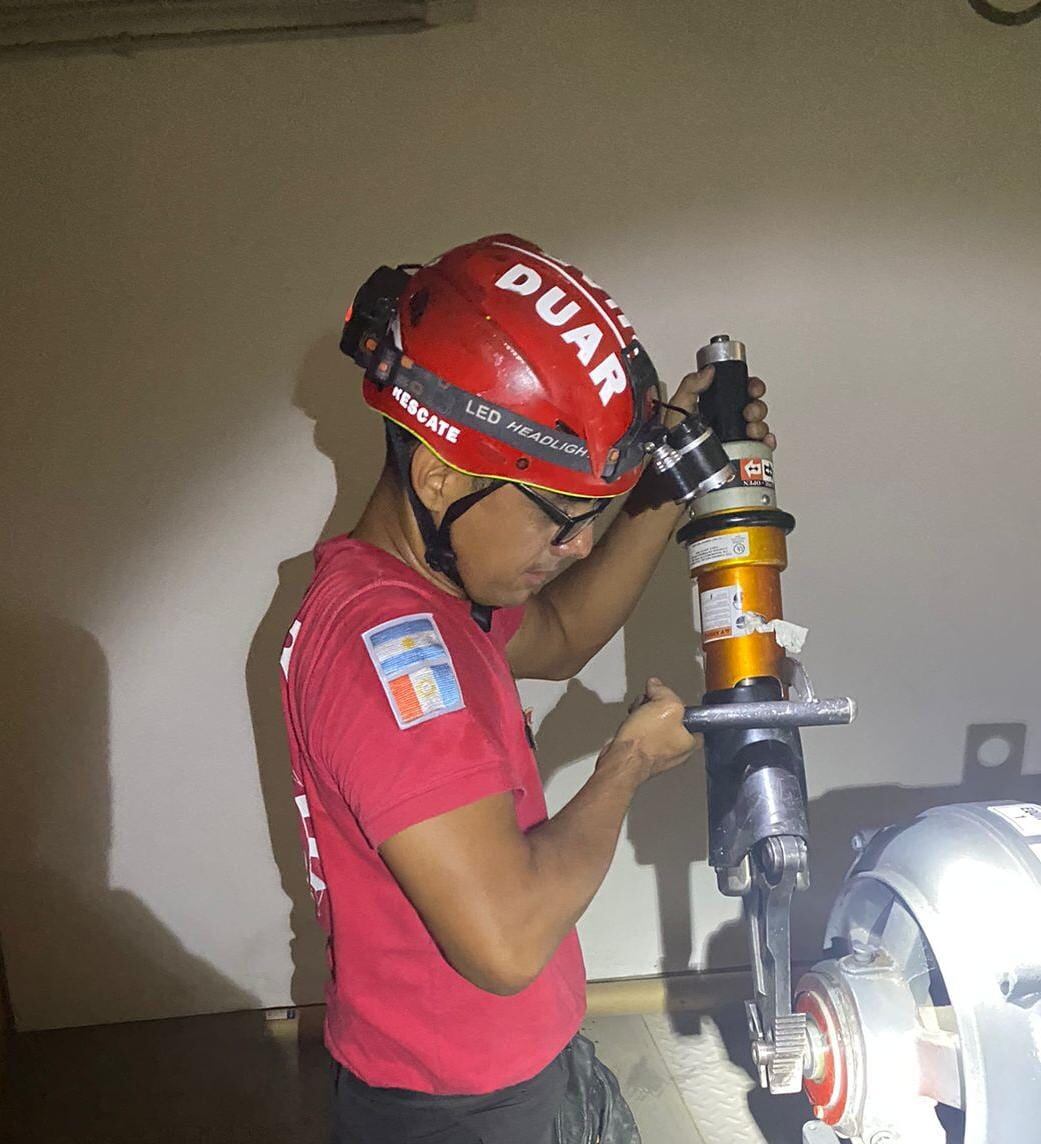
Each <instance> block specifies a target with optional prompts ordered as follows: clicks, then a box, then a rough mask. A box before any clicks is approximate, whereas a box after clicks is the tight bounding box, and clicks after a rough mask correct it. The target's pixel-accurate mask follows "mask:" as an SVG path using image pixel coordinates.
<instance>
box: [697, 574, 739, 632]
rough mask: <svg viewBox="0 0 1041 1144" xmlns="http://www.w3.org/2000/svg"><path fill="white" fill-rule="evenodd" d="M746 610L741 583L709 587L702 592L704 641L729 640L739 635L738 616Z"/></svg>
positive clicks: (702, 630)
mask: <svg viewBox="0 0 1041 1144" xmlns="http://www.w3.org/2000/svg"><path fill="white" fill-rule="evenodd" d="M743 611H744V609H743V607H742V604H741V585H740V584H728V585H727V586H726V587H725V588H709V589H708V590H707V591H705V592H702V593H701V638H702V641H703V642H704V643H711V642H712V641H713V640H727V639H730V637H731V636H733V635H737V634H738V633H737V632H735V630H734V629H735V626H736V624H737V618H738V616H740V615H741V614H742V612H743Z"/></svg>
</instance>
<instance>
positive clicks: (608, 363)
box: [495, 262, 632, 405]
mask: <svg viewBox="0 0 1041 1144" xmlns="http://www.w3.org/2000/svg"><path fill="white" fill-rule="evenodd" d="M558 268H559V267H558ZM495 285H496V286H497V287H498V288H499V289H500V290H508V291H510V292H511V293H513V294H521V295H527V296H531V295H537V297H536V298H535V313H536V314H538V316H539V317H540V318H541V319H542V321H544V322H545V323H546V324H547V325H549V326H557V327H564V326H566V325H567V324H568V322H570V321H571V320H572V319H573V318H575V317H580V322H579V324H578V325H575V326H571V327H569V328H568V329H563V328H562V329H561V332H560V338H561V340H562V341H564V342H568V343H569V344H570V345H573V346H574V347H575V351H576V353H577V354H578V360H579V361H580V362H581V363H582V364H583V365H584V366H589V365H591V363H592V361H593V359H594V358H595V357H597V356H598V354H599V353H600V343H601V342H602V341H603V340H604V330H603V328H602V327H601V326H600V325H599V324H598V323H597V322H593V321H589V320H588V319H589V315H588V313H586V314H582V303H581V302H580V301H578V300H576V299H575V298H574V297H569V296H568V295H567V294H566V293H565V292H564V290H563V289H562V288H561V287H560V286H550V287H549V289H547V290H544V291H543V290H542V275H541V274H540V273H539V272H538V271H537V270H535V269H534V268H533V267H531V266H528V265H526V264H525V263H523V262H517V263H514V265H513V266H511V267H510V269H509V270H507V271H506V272H505V273H504V274H502V275H501V276H500V277H499V278H498V279H497V280H496V282H495ZM579 289H581V288H579ZM540 291H541V293H540ZM583 293H584V292H583ZM585 298H586V301H587V302H589V303H591V304H592V305H593V306H594V307H596V308H597V309H600V307H599V306H598V304H597V303H596V302H594V301H593V299H592V298H591V297H589V295H588V294H586V295H585ZM608 304H609V305H611V306H612V307H613V308H614V309H615V311H616V313H615V317H616V318H617V319H618V321H619V322H621V323H622V324H623V325H625V326H628V327H629V329H632V323H631V322H630V321H629V320H628V318H626V316H625V315H624V314H623V313H622V312H621V310H619V309H618V308H617V303H613V302H610V301H609V303H608ZM604 317H605V318H606V317H607V315H606V314H605V315H604ZM608 328H609V329H610V333H611V335H612V336H613V337H614V339H615V340H617V341H618V343H619V348H624V346H623V345H622V339H621V337H620V336H619V335H618V333H617V331H616V330H615V329H614V328H613V326H611V325H610V323H608ZM589 380H590V381H591V382H592V383H593V385H595V386H596V388H597V391H598V392H599V394H600V401H601V402H602V404H604V405H607V403H608V402H609V401H610V400H611V398H612V397H614V396H615V395H616V394H619V393H625V392H626V390H627V389H628V388H629V381H628V378H627V377H626V374H625V369H624V367H623V366H622V362H621V359H620V358H619V356H618V354H617V352H614V351H612V352H609V353H607V354H606V355H604V356H602V357H601V358H600V360H599V361H598V362H597V364H596V365H595V366H593V367H592V368H591V369H590V370H589Z"/></svg>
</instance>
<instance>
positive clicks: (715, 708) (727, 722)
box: [683, 697, 857, 732]
mask: <svg viewBox="0 0 1041 1144" xmlns="http://www.w3.org/2000/svg"><path fill="white" fill-rule="evenodd" d="M856 717H857V704H856V702H855V701H854V700H852V699H850V698H848V697H843V698H841V699H802V700H796V699H768V700H763V701H760V702H752V703H719V704H716V703H713V704H712V705H710V706H707V707H688V708H686V709H685V711H684V713H683V725H684V726H685V727H686V728H687V730H688V731H691V732H695V731H702V732H704V731H722V730H735V729H737V730H741V729H748V728H753V729H754V728H765V727H836V726H841V725H842V724H844V723H852V722H853V720H854V719H855V718H856Z"/></svg>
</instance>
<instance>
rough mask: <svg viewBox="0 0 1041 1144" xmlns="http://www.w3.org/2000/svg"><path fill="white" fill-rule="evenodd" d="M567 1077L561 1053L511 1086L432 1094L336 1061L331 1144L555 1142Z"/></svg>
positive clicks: (515, 1143)
mask: <svg viewBox="0 0 1041 1144" xmlns="http://www.w3.org/2000/svg"><path fill="white" fill-rule="evenodd" d="M565 1052H566V1050H565ZM567 1079H568V1069H567V1063H566V1060H565V1054H564V1053H561V1054H560V1056H558V1057H556V1058H555V1059H554V1060H552V1061H551V1062H550V1063H549V1064H548V1065H547V1066H546V1068H544V1069H543V1070H542V1072H540V1073H539V1074H538V1075H537V1076H533V1077H532V1078H531V1080H526V1081H522V1082H521V1083H520V1084H515V1085H511V1086H510V1087H509V1088H501V1089H499V1090H498V1091H496V1092H491V1093H487V1094H485V1095H483V1096H431V1095H430V1094H429V1093H424V1092H411V1091H409V1090H407V1089H400V1088H372V1087H370V1086H369V1085H367V1084H365V1083H364V1082H363V1081H361V1080H359V1079H358V1078H357V1077H356V1076H354V1075H353V1073H351V1072H349V1071H348V1070H347V1069H345V1068H344V1067H343V1066H342V1065H340V1064H338V1063H336V1062H335V1061H334V1062H333V1137H332V1144H553V1139H554V1132H553V1121H554V1118H555V1117H556V1114H557V1110H558V1109H559V1108H560V1106H561V1104H562V1103H563V1100H564V1093H565V1089H566V1086H567Z"/></svg>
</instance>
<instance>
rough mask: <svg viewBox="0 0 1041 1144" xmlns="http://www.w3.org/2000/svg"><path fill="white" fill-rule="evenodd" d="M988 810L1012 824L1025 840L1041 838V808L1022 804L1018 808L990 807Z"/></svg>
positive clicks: (1025, 803) (1031, 804)
mask: <svg viewBox="0 0 1041 1144" xmlns="http://www.w3.org/2000/svg"><path fill="white" fill-rule="evenodd" d="M987 809H988V810H989V811H990V812H991V813H992V814H997V815H1000V816H1001V817H1002V818H1003V819H1004V820H1005V821H1006V822H1010V823H1011V824H1012V825H1013V826H1014V827H1015V828H1016V829H1017V830H1018V831H1019V833H1020V834H1022V835H1023V837H1024V838H1041V806H1037V805H1036V804H1034V803H1031V802H1022V803H1019V804H1018V805H1016V806H990V807H988V808H987Z"/></svg>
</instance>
